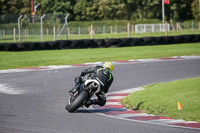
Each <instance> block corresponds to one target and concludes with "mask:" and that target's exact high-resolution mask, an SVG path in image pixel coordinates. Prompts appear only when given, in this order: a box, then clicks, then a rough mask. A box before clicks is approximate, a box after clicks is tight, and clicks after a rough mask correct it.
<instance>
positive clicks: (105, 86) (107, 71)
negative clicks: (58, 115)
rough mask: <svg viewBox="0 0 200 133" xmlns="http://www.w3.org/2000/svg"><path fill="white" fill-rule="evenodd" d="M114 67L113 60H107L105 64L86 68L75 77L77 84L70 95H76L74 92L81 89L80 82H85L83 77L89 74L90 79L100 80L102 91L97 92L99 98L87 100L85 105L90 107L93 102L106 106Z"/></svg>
mask: <svg viewBox="0 0 200 133" xmlns="http://www.w3.org/2000/svg"><path fill="white" fill-rule="evenodd" d="M113 69H114V66H113V64H112V63H111V62H105V63H104V65H103V66H94V67H90V68H88V69H84V70H83V71H82V72H81V75H80V76H79V77H77V78H75V80H74V81H75V86H74V88H72V90H70V91H69V93H70V95H74V93H76V92H77V91H79V87H80V84H81V83H83V82H84V81H83V79H82V77H84V76H86V75H88V77H89V78H90V79H96V80H97V81H99V82H100V87H101V91H100V92H99V93H97V94H96V96H97V98H98V99H93V100H91V99H89V100H87V103H86V104H85V106H86V107H89V106H90V105H92V104H95V105H100V106H104V105H105V104H106V97H105V93H107V92H108V90H109V88H110V86H111V84H112V82H113V75H112V73H111V72H112V70H113Z"/></svg>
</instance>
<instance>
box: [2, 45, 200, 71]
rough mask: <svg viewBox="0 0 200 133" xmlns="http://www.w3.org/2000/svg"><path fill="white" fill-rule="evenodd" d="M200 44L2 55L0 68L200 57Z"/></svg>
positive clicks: (9, 53)
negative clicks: (186, 56) (184, 56)
mask: <svg viewBox="0 0 200 133" xmlns="http://www.w3.org/2000/svg"><path fill="white" fill-rule="evenodd" d="M199 49H200V43H188V44H176V45H158V46H137V47H122V48H95V49H69V50H46V51H28V52H5V51H4V52H0V69H12V68H25V67H37V66H47V65H71V64H80V63H87V62H98V61H119V60H129V59H147V58H161V57H172V56H182V55H200V50H199Z"/></svg>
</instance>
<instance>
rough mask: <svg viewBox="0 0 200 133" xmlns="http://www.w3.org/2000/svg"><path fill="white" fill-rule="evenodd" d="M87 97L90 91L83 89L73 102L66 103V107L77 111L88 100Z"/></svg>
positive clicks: (71, 110) (68, 109)
mask: <svg viewBox="0 0 200 133" xmlns="http://www.w3.org/2000/svg"><path fill="white" fill-rule="evenodd" d="M87 97H88V92H87V91H82V92H81V93H80V94H79V96H78V97H77V98H76V99H75V100H74V101H73V102H72V103H71V104H67V105H66V107H65V109H66V110H67V111H68V112H70V113H72V112H74V111H76V110H77V109H78V108H79V107H80V106H81V105H82V104H83V102H84V101H85V100H86V98H87Z"/></svg>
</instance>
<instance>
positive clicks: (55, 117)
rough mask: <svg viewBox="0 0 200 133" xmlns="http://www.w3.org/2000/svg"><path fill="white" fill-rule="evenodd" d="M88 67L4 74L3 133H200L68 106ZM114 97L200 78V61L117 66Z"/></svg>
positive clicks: (0, 119)
mask: <svg viewBox="0 0 200 133" xmlns="http://www.w3.org/2000/svg"><path fill="white" fill-rule="evenodd" d="M83 68H86V67H72V68H66V69H59V70H45V71H29V72H16V73H4V74H3V73H2V74H0V85H1V88H4V89H7V90H10V92H12V93H10V94H5V93H0V133H102V132H105V133H134V132H135V133H169V132H170V133H199V130H193V129H183V128H177V127H168V126H161V125H152V124H148V123H141V122H130V121H126V120H120V119H115V118H109V117H104V116H101V115H97V114H95V113H92V112H88V111H87V110H86V109H84V108H83V109H81V110H79V111H78V112H77V113H68V112H67V111H66V110H65V109H64V106H65V104H66V100H67V92H68V90H69V89H71V87H72V86H73V84H74V83H73V79H74V78H75V77H76V76H77V75H79V74H80V71H81V70H82V69H83ZM113 75H114V78H115V79H114V82H113V85H112V86H111V88H110V92H113V91H118V90H123V89H128V88H135V87H140V86H144V85H147V84H152V83H158V82H167V81H173V80H178V79H184V78H192V77H200V59H192V60H176V61H173V60H172V61H161V62H143V63H128V64H126V63H124V64H116V65H115V70H114V71H113Z"/></svg>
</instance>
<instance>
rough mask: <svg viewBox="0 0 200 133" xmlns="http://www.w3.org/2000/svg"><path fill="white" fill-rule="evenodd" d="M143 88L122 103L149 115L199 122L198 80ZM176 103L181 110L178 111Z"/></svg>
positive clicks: (199, 81) (199, 95) (199, 84)
mask: <svg viewBox="0 0 200 133" xmlns="http://www.w3.org/2000/svg"><path fill="white" fill-rule="evenodd" d="M144 88H146V89H145V90H143V91H139V92H136V93H133V94H131V95H129V96H127V97H125V98H124V99H123V100H122V103H123V104H124V105H125V106H127V107H128V108H130V109H136V108H138V109H139V110H140V111H142V112H147V113H150V114H155V115H164V116H166V117H172V118H174V119H184V120H188V121H197V122H200V111H199V109H200V78H193V79H185V80H178V81H174V82H168V83H161V84H153V85H149V86H146V87H144ZM178 101H180V103H181V105H182V107H183V109H182V110H178V105H177V102H178ZM138 106H139V107H138Z"/></svg>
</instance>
